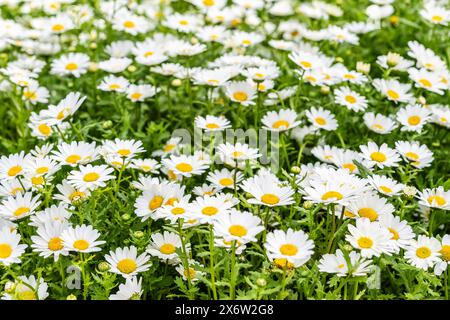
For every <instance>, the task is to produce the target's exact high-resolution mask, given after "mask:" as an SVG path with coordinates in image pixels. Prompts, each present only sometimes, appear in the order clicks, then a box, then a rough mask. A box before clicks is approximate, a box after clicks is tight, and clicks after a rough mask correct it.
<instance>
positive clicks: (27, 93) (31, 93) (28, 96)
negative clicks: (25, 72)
mask: <svg viewBox="0 0 450 320" xmlns="http://www.w3.org/2000/svg"><path fill="white" fill-rule="evenodd" d="M23 96H24V97H25V98H26V99H30V100H36V98H37V95H36V92H35V91H25V92H24V93H23Z"/></svg>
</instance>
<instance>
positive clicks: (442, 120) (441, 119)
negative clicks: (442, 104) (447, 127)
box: [439, 117, 448, 123]
mask: <svg viewBox="0 0 450 320" xmlns="http://www.w3.org/2000/svg"><path fill="white" fill-rule="evenodd" d="M439 120H440V121H441V122H443V123H447V122H448V120H447V119H446V118H444V117H441V118H440V119H439Z"/></svg>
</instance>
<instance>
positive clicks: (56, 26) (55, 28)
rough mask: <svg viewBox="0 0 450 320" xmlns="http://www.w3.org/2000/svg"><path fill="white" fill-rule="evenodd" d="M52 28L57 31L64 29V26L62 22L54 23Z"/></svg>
mask: <svg viewBox="0 0 450 320" xmlns="http://www.w3.org/2000/svg"><path fill="white" fill-rule="evenodd" d="M52 30H53V31H55V32H59V31H63V30H64V26H63V25H62V24H55V25H53V27H52Z"/></svg>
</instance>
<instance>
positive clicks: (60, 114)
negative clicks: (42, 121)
mask: <svg viewBox="0 0 450 320" xmlns="http://www.w3.org/2000/svg"><path fill="white" fill-rule="evenodd" d="M64 117H65V115H64V111H60V112H58V115H57V116H56V119H58V120H62V119H64Z"/></svg>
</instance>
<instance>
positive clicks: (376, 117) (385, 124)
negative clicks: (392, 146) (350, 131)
mask: <svg viewBox="0 0 450 320" xmlns="http://www.w3.org/2000/svg"><path fill="white" fill-rule="evenodd" d="M363 120H364V124H365V125H366V126H367V128H368V129H369V130H371V131H373V132H375V133H378V134H388V133H391V132H392V131H393V130H394V129H395V128H396V127H397V123H396V122H395V121H393V120H392V119H391V118H390V117H386V116H384V115H382V114H380V113H373V112H367V113H364V115H363Z"/></svg>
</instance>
